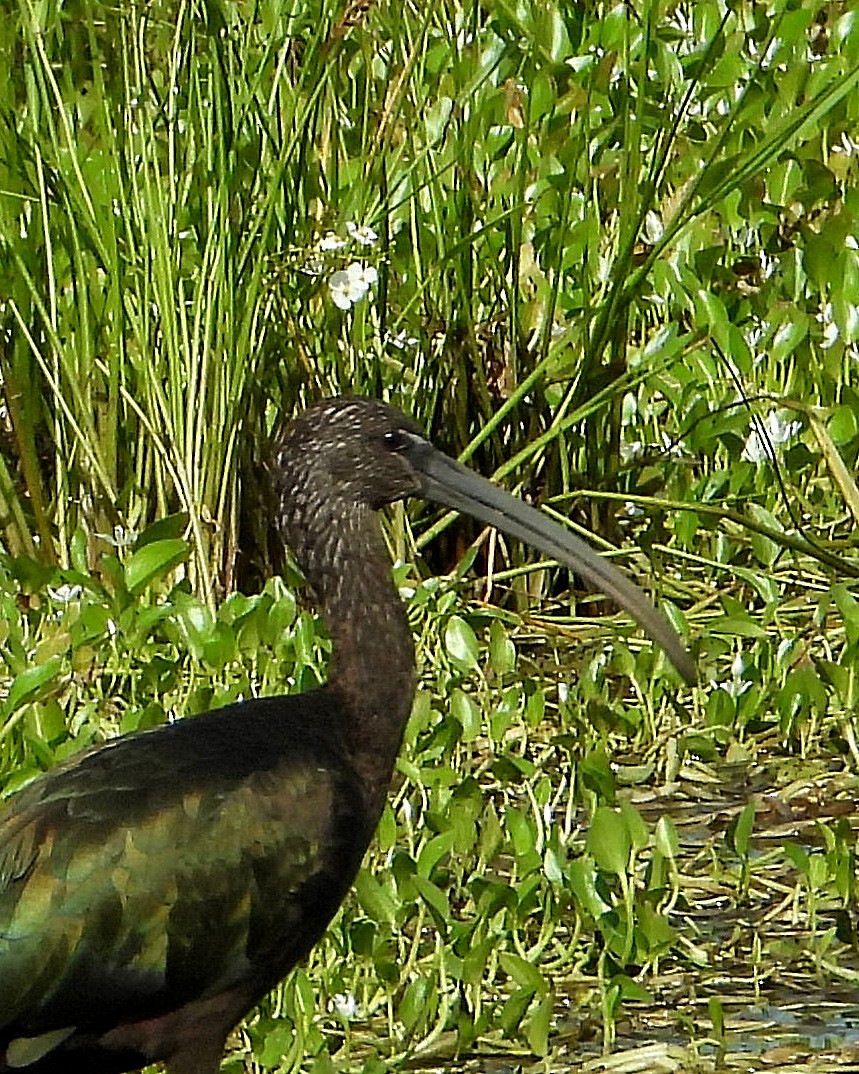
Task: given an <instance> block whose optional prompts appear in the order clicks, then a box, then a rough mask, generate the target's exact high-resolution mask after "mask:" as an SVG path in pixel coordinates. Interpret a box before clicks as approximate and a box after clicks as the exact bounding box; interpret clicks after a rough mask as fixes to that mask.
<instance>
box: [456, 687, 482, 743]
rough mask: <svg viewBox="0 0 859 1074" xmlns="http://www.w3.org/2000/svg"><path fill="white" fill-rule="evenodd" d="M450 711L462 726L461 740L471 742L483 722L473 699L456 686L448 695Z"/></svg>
mask: <svg viewBox="0 0 859 1074" xmlns="http://www.w3.org/2000/svg"><path fill="white" fill-rule="evenodd" d="M450 712H451V715H452V716H453V717H454V718H455V719H456V720H457V722H458V723H459V725H460V727H461V728H462V741H463V742H473V741H474V740H475V739H476V738H477V736H478V735H479V734H480V727H481V724H482V722H483V714H482V712H481V710H480V708H479V707H478V705H477V704H476V703H475V701H474V699H473V698H472V697H471V696H469V695H468V694H467V693H465V691H464V690H460V689H459V688H457V689H456V690H454V691H453V693H452V694H451V695H450Z"/></svg>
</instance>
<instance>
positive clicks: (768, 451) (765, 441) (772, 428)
mask: <svg viewBox="0 0 859 1074" xmlns="http://www.w3.org/2000/svg"><path fill="white" fill-rule="evenodd" d="M801 428H802V422H800V421H785V420H784V419H783V418H782V417H781V416H780V415H779V414H778V412H777V411H775V410H771V411H770V412H769V414H767V416H766V417H765V418H764V421H763V428H761V426H760V424H756V425H754V426H753V427H752V428H751V429H750V430H749V435H748V437H747V438H746V445H745V447H744V448H743V454H742V458H744V459H745V460H746V461H747V462H765V461H766V460H767V459H771V458H772V457H773V454H774V452H775V450H776V448H779V447H781V446H782V445H783V444H786V443H787V442H788V441H789V440H791V439H792V438H793V437H794V436H796V434H797V433H798V432H799V430H800V429H801Z"/></svg>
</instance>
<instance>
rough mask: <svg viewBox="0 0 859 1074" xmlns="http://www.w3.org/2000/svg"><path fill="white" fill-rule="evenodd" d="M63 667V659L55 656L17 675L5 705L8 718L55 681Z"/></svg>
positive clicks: (4, 709) (4, 708)
mask: <svg viewBox="0 0 859 1074" xmlns="http://www.w3.org/2000/svg"><path fill="white" fill-rule="evenodd" d="M61 667H62V660H60V659H59V657H55V658H54V659H52V660H48V661H47V663H45V664H40V665H38V666H37V667H34V668H27V669H26V670H25V671H22V672H20V674H18V675H16V676H15V678H14V680H13V682H12V685H11V687H10V688H9V696H8V697H7V698H6V703H5V705H4V706H3V711H4V713H5V715H6V717H7V718H8V717H9V716H11V715H12V713H13V712H15V711H16V710H17V709H19V708H20V707H21V706H22V705H24V704H26V703H27V702H28V701H32V700H33V699H34V698H36V697H37V696H38V695H39V694H40V693H41V692H42V690H44V688H45V687H46V686H47V685H48V684H49V683H52V682H53V680H54V679H55V678H56V676H57V673H58V672H59V670H60V668H61Z"/></svg>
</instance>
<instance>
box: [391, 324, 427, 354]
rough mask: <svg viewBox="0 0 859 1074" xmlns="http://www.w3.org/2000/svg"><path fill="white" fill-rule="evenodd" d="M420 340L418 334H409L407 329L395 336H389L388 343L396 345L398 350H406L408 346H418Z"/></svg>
mask: <svg viewBox="0 0 859 1074" xmlns="http://www.w3.org/2000/svg"><path fill="white" fill-rule="evenodd" d="M419 342H420V340H419V339H418V338H417V337H416V336H410V335H408V334H407V333H406V331H405V329H403V331H402V332H398V333H397V334H396V335H395V336H388V343H390V345H391V346H392V347H396V348H397V350H398V351H404V350H405V349H406V348H407V347H416V346H417V345H418V343H419Z"/></svg>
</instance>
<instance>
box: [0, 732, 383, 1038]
mask: <svg viewBox="0 0 859 1074" xmlns="http://www.w3.org/2000/svg"><path fill="white" fill-rule="evenodd" d="M234 718H235V717H234ZM128 741H129V740H120V743H118V744H117V746H116V747H111V748H109V749H107V750H102V751H98V752H95V753H93V754H90V755H88V756H86V757H85V758H84V760H83V761H82V762H79V763H75V764H71V765H67V766H65V767H64V768H63V769H61V770H60V771H59V772H58V773H57V774H56V776H54V777H49V778H48V779H46V780H42V781H39V782H38V783H37V784H34V785H33V786H32V787H30V788H28V789H27V790H25V791H24V792H23V793H22V795H21V796H20V798H19V799H18V801H17V802H16V804H15V805H14V806H13V809H12V811H11V812H10V813H9V814H8V815H6V817H5V818H3V819H0V1027H3V1026H6V1027H8V1032H11V1033H12V1035H13V1036H14V1035H16V1034H22V1033H23V1034H32V1035H36V1034H39V1033H44V1032H47V1031H51V1030H55V1029H58V1028H60V1027H63V1026H66V1025H78V1024H81V1023H89V1024H92V1020H93V1019H94V1018H95V1019H97V1020H98V1021H100V1022H101V1024H103V1025H110V1024H112V1022H113V1021H114V1020H115V1019H117V1018H120V1017H121V1019H122V1020H123V1021H129V1020H131V1019H133V1018H134V1017H138V1018H144V1017H155V1016H157V1015H158V1014H160V1013H162V1012H164V1011H166V1010H171V1009H175V1007H176V1006H178V1005H181V1003H183V1002H186V1001H188V1000H189V999H192V998H198V997H199V996H201V995H205V994H207V993H214V992H217V991H218V990H220V989H221V988H226V987H230V986H231V985H232V984H234V983H235V982H236V981H241V980H242V979H243V978H245V977H246V976H247V975H248V974H249V973H251V974H253V975H255V977H257V978H259V979H260V981H261V982H262V986H261V991H262V992H264V991H266V990H267V988H269V987H271V985H272V984H274V983H275V981H276V980H277V979H278V978H279V977H280V976H282V975H283V973H284V972H286V970H287V969H288V968H289V966H290V965H291V964H292V963H293V962H295V961H296V959H297V958H300V957H302V956H303V954H304V953H305V952H306V950H307V949H308V948H309V946H310V945H311V944H312V942H313V941H314V940H315V939H316V938H318V935H319V934H320V933H321V931H322V930H323V929H324V927H325V924H326V923H327V921H328V919H329V918H330V916H331V914H333V912H334V910H335V909H336V906H337V905H338V903H339V901H340V899H341V898H342V895H343V893H344V892H343V887H344V885H343V883H342V881H340V880H339V879H334V878H333V877H332V876H331V875H329V873H330V872H331V869H330V867H329V864H328V863H329V862H331V861H333V860H334V859H335V858H336V859H337V860H338V861H342V860H343V858H344V857H346V858H354V859H355V861H354V868H357V864H358V861H359V860H360V855H361V852H362V848H360V847H358V846H350V845H349V844H350V837H349V834H348V833H349V827H350V825H349V818H348V816H346V814H347V813H348V811H349V810H348V804H349V800H350V799H349V793H348V791H347V792H346V793H344V789H343V786H342V782H343V780H342V773H341V772H339V770H338V768H337V766H336V765H331V766H330V767H326V765H325V764H324V762H320V759H319V755H318V752H317V753H314V752H313V751H310V752H309V753H302V751H300V750H299V751H297V753H296V751H292V755H289V756H285V757H283V758H280V759H279V760H278V761H277V763H275V764H271V763H270V762H268V767H266V768H265V769H264V770H262V771H260V770H255V769H253V767H252V766H251V767H250V768H249V767H248V766H247V765H245V766H244V769H245V770H242V766H241V765H238V766H237V767H238V768H239V773H238V775H235V774H233V775H231V774H229V773H228V772H227V767H228V766H227V765H226V763H225V761H224V759H223V757H221V755H220V754H218V756H217V758H215V761H214V762H213V763H214V770H212V768H211V767H209V768H208V769H207V767H206V766H207V761H209V762H212V757H209V758H207V756H206V750H205V749H202V750H200V751H199V754H198V755H197V756H195V757H194V758H191V759H189V758H188V756H187V751H181V750H180V751H179V753H180V754H181V755H182V757H180V759H178V760H177V758H176V756H171V751H170V750H166V749H164V748H161V747H162V746H163V743H162V742H160V741H158V740H157V739H155V738H153V739H144V736H140V737H139V738H138V739H137V741H136V744H135V745H132V746H131V748H129V746H128V745H127V743H128ZM122 743H126V744H125V745H122ZM141 743H143V746H142V747H141ZM195 745H197V746H198V747H199V746H200V743H199V742H197V743H195ZM156 746H157V747H158V748H154V747H156ZM216 752H217V751H216ZM260 763H261V762H260ZM332 855H333V858H332ZM353 871H354V870H353ZM335 872H336V870H335ZM349 880H351V874H350V876H349V877H348V878H347V880H346V882H347V883H348V881H349ZM6 1036H7V1033H4V1032H3V1030H2V1028H0V1044H2V1039H3V1038H4V1037H6Z"/></svg>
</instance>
